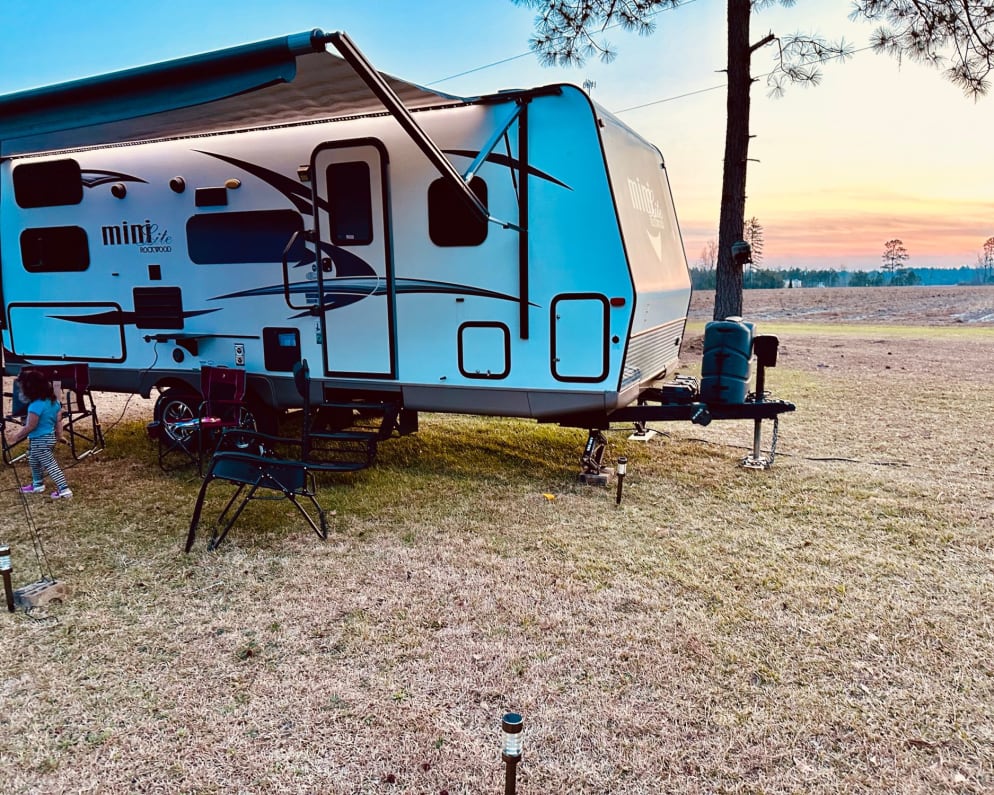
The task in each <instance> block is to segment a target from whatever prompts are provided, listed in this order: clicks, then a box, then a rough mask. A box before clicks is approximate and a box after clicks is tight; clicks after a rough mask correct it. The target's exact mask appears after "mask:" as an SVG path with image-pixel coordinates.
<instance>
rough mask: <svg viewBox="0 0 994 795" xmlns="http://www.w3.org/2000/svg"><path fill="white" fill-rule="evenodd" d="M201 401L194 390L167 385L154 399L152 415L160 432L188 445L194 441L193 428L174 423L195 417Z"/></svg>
mask: <svg viewBox="0 0 994 795" xmlns="http://www.w3.org/2000/svg"><path fill="white" fill-rule="evenodd" d="M201 402H202V398H201V397H200V395H198V394H197V393H196V392H192V391H190V390H189V389H184V388H183V387H177V386H173V387H169V388H168V389H165V390H163V392H162V394H161V395H159V398H158V400H156V401H155V408H154V409H153V415H152V416H153V418H154V419H155V421H156V422H157V423H159V428H160V429H161V431H162V433H164V434H165V435H166V436H168V437H169V438H170V439H173V440H175V441H179V442H183V444H184V445H186V446H189V445H191V444H194V443H195V439H194V437H195V436H196V433H195V431H194V428H193V427H192V426H191V427H188V428H182V427H180V428H177V427H176V423H177V422H182V421H184V420H192V419H194V418H196V416H197V411H198V410H199V408H200V404H201Z"/></svg>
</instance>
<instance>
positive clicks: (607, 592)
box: [0, 327, 994, 794]
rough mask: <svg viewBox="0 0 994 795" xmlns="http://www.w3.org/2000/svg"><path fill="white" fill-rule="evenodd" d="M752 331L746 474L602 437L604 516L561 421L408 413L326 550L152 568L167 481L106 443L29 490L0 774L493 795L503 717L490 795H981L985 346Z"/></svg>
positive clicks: (246, 551)
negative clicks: (764, 455)
mask: <svg viewBox="0 0 994 795" xmlns="http://www.w3.org/2000/svg"><path fill="white" fill-rule="evenodd" d="M764 330H770V329H764ZM776 330H777V331H778V332H779V333H780V336H781V339H782V340H783V341H784V344H783V355H782V358H781V363H780V366H779V367H778V368H777V370H775V371H773V372H772V373H771V374H770V385H771V386H773V387H774V388H775V389H776V391H777V392H778V393H779V394H781V395H782V396H784V397H787V398H789V399H792V400H794V401H796V402H797V404H798V412H797V413H796V414H793V415H787V417H786V418H785V420H784V422H783V423H782V426H781V437H780V447H779V452H780V456H779V457H778V460H777V463H776V466H775V467H774V468H773V469H772V470H770V471H768V472H755V471H746V470H742V469H739V468H737V466H736V463H737V460H738V458H739V457H740V456H741V455H742V454H743V453H744V452H745V450H744V449H739V448H740V447H741V448H744V447H745V446H747V445H748V444H749V442H750V440H751V428H750V426H749V424H743V423H729V424H727V425H720V424H718V423H714V424H712V425H711V426H708V427H707V428H698V427H696V426H690V425H676V424H671V425H667V426H660V429H661V430H663V431H665V432H666V434H667V435H666V436H664V437H661V438H660V439H657V440H656V441H655V442H654V443H652V444H651V445H648V446H641V445H637V444H635V443H631V442H628V441H626V440H625V438H624V435H623V434H614V435H612V445H613V447H612V455H616V454H623V453H624V454H627V455H628V456H629V460H630V462H631V463H630V469H629V477H628V478H627V480H626V484H625V495H624V500H623V502H622V503H621V505H620V506H617V505H615V501H614V492H613V490H607V491H605V490H601V489H590V488H584V487H580V486H578V485H577V484H576V483H575V476H576V471H577V470H576V465H575V462H576V460H577V456H578V454H579V452H580V447H581V446H582V442H583V438H582V434H579V433H577V432H575V431H568V430H562V429H558V428H548V427H544V426H537V425H534V424H530V423H523V422H516V421H510V420H497V421H493V420H484V419H473V418H452V417H448V418H447V417H438V416H432V417H424V418H423V420H422V431H421V432H420V433H419V434H417V435H416V436H412V437H406V438H404V439H399V440H394V441H391V442H390V443H388V444H387V445H385V446H384V447H383V448H382V460H381V462H380V463H379V464H378V466H377V467H376V468H375V469H373V470H369V471H367V472H364V473H361V474H359V475H357V476H354V477H351V478H348V479H342V480H339V481H335V482H328V483H327V484H326V488H325V489H324V490H323V499H324V501H325V503H326V504H328V505H329V506H332V507H334V508H336V510H337V514H336V516H335V519H334V529H333V532H332V534H331V536H330V538H329V540H328V541H327V542H326V543H321V542H320V541H318V540H317V539H316V538H315V537H314V536H313V534H310V531H309V530H307V529H306V528H305V527H304V526H303V525H302V523H301V522H300V521H299V520H298V519H296V518H294V517H293V515H292V514H291V513H290V512H289V511H288V510H285V506H277V505H271V506H270V505H267V506H253V507H252V509H250V514H249V515H247V516H246V517H245V521H244V522H243V523H241V524H240V525H239V526H238V527H237V528H236V529H235V531H234V532H233V534H232V536H231V539H230V542H229V543H227V544H226V545H225V546H223V547H222V548H221V550H219V551H218V552H216V553H207V552H205V551H204V550H203V541H202V540H201V541H200V542H199V543H198V545H197V547H196V549H195V551H194V553H193V554H191V555H190V556H184V555H183V554H182V551H181V544H182V540H183V538H184V536H185V528H186V523H187V522H188V519H189V514H190V510H191V507H192V502H193V497H194V495H195V491H196V487H197V483H195V482H194V481H193V480H191V479H189V478H185V477H183V476H176V477H169V476H165V475H163V474H162V473H160V472H159V471H158V470H157V468H156V467H155V465H154V456H153V455H152V452H151V451H150V450H149V449H148V447H147V443H146V442H145V440H144V438H143V435H142V434H143V429H142V425H141V423H140V422H130V423H125V424H122V425H119V426H117V427H116V428H115V429H114V430H113V431H112V433H111V436H110V444H109V448H108V450H107V451H105V453H103V454H101V455H100V456H98V457H97V458H95V459H92V460H88V461H86V462H84V463H81V464H80V465H78V466H77V467H75V468H73V469H72V470H71V471H70V472H69V476H70V480H71V482H72V485H73V487H74V489H75V490H76V495H77V497H76V498H75V499H74V500H73V501H72V502H71V503H68V504H63V503H61V502H57V503H55V504H46V499H47V498H45V499H41V498H37V499H34V500H32V502H31V507H32V516H33V517H34V520H35V522H36V524H37V525H38V527H39V529H40V531H41V534H42V537H43V539H44V543H45V550H46V552H47V556H48V560H49V561H50V563H51V567H52V569H53V570H54V572H55V573H56V575H57V576H58V577H59V579H61V580H64V581H65V582H66V583H67V584H69V585H70V586H71V587H72V589H73V594H72V596H71V597H70V598H69V599H68V600H67V601H66V602H65V603H64V604H62V605H57V606H53V607H51V608H49V609H47V610H37V611H33V613H32V614H30V615H29V614H25V613H24V612H19V613H17V614H15V615H12V616H9V617H7V618H5V619H3V623H4V630H3V640H4V647H5V658H6V664H5V666H4V673H3V676H2V678H0V696H2V704H3V710H2V713H0V759H2V760H3V771H4V786H5V789H6V790H7V791H8V792H18V793H20V792H23V793H52V792H88V791H99V792H115V793H116V792H163V793H175V792H191V793H193V792H196V793H221V792H224V793H228V792H253V793H254V792H293V793H298V792H299V793H440V792H442V791H447V792H449V793H486V792H494V793H495V792H500V791H502V788H503V783H502V782H503V769H502V765H501V763H500V759H499V752H498V745H497V743H498V737H497V734H498V726H499V720H500V716H501V714H502V713H503V712H504V711H506V710H509V709H513V710H516V711H520V712H521V713H522V714H523V716H524V719H525V726H526V734H525V757H524V762H523V763H522V765H521V767H520V775H519V791H520V792H521V793H543V794H545V793H581V792H582V793H606V792H612V793H661V792H673V793H733V792H734V793H760V792H763V793H767V792H768V793H781V792H797V793H801V792H804V793H933V792H955V793H979V792H990V791H994V719H992V717H991V706H992V704H994V662H992V654H991V650H992V648H994V620H992V615H994V604H992V603H994V545H992V542H991V539H990V532H991V527H992V526H994V522H992V508H994V505H992V502H994V498H992V489H991V465H992V461H991V454H990V451H989V448H988V447H987V440H989V439H990V438H991V437H992V436H994V417H992V414H991V411H990V408H989V407H990V406H991V404H992V399H994V385H992V384H991V379H990V377H989V373H990V372H991V369H990V361H991V356H990V353H989V351H990V350H991V348H990V347H989V343H990V341H991V337H990V336H985V335H987V334H988V332H987V331H984V330H983V329H979V330H977V335H979V336H976V335H974V334H970V333H964V334H963V335H962V337H961V338H960V342H957V341H956V340H955V339H953V338H948V339H942V338H939V337H938V336H936V335H934V334H932V333H924V332H922V333H920V334H918V335H914V334H912V335H910V337H909V336H908V335H907V334H906V333H905V332H895V334H894V336H891V337H888V336H886V334H885V330H884V331H881V330H880V329H871V330H869V331H868V332H866V333H859V332H851V333H849V334H848V335H847V334H846V333H845V332H846V331H847V330H844V329H839V328H831V329H822V330H821V331H820V332H819V331H817V330H811V329H808V328H806V327H805V328H802V327H797V329H796V330H795V331H791V329H790V328H788V327H784V328H777V329H776ZM829 331H830V332H831V334H829ZM902 334H904V336H902ZM822 338H824V341H820V340H822ZM839 339H843V340H844V342H843V343H842V344H843V347H841V348H837V347H833V346H834V345H836V344H838V340H839ZM908 339H911V340H913V342H910V343H908V342H907V340H908ZM879 340H885V342H884V343H880V342H879ZM902 340H903V341H904V342H902ZM978 340H980V341H981V342H982V343H983V344H982V345H979V346H978V344H977V341H978ZM904 344H908V345H910V346H911V347H910V349H911V350H920V351H923V352H925V351H927V352H928V354H927V356H937V357H939V358H941V359H943V360H945V361H948V362H949V363H950V368H952V367H953V364H952V363H953V362H957V361H961V359H962V357H963V356H971V357H974V361H976V359H975V357H976V356H977V353H976V352H977V351H981V350H982V351H985V355H986V360H985V361H986V364H982V363H981V362H979V361H977V362H976V364H977V366H976V367H975V368H969V367H965V366H964V367H960V368H959V369H960V370H962V371H963V372H962V373H959V375H957V376H956V377H950V376H948V374H944V373H941V372H938V373H924V374H923V373H919V374H918V375H917V377H912V375H911V374H909V373H908V372H907V371H906V370H901V369H899V368H900V365H898V367H893V366H891V367H890V369H887V364H886V362H887V359H888V358H889V359H890V360H891V361H895V359H894V357H895V355H896V356H897V359H896V361H901V360H902V358H904V359H906V358H907V353H906V350H905V348H903V347H900V346H901V345H904ZM961 344H962V345H963V346H966V347H965V348H964V347H958V346H960V345H961ZM881 345H883V348H887V347H890V349H891V355H890V357H886V351H883V348H880V351H883V352H879V351H877V348H878V347H879V346H881ZM792 351H793V353H792ZM804 351H807V353H804ZM970 351H972V353H969V352H970ZM875 352H876V353H875ZM895 352H897V353H896V354H895ZM878 353H879V357H882V358H880V359H879V366H878V364H877V363H875V362H876V359H874V357H875V356H877V355H878ZM840 354H841V355H840ZM871 354H872V355H871ZM927 356H926V357H925V358H927ZM833 357H834V358H833ZM843 358H844V359H845V360H846V362H849V361H851V362H852V364H851V365H850V364H847V363H845V362H843ZM819 364H820V365H823V366H819ZM982 367H985V368H986V369H981V368H982ZM970 372H980V373H983V374H984V375H980V376H978V377H976V378H969V377H966V376H964V373H966V374H967V375H968V374H969V373H970ZM8 472H9V470H8ZM7 477H8V483H10V480H9V474H8V476H7ZM4 493H7V494H8V495H9V493H10V489H8V488H5V489H4ZM545 495H551V496H552V497H553V498H552V499H549V498H548V497H547V496H545ZM5 499H7V503H6V506H5V508H4V511H5V515H6V516H8V517H11V518H13V517H16V515H17V510H18V508H17V505H18V502H17V500H16V499H15V498H14V497H8V498H5ZM48 502H51V501H48ZM8 522H10V520H8ZM4 535H5V538H6V539H7V540H9V541H10V542H11V544H12V546H13V548H14V554H15V565H17V566H18V571H17V572H16V574H15V580H16V584H17V585H20V584H23V583H25V582H28V581H30V580H31V579H34V578H36V577H37V576H38V572H37V567H36V564H35V561H34V559H33V557H32V554H31V546H30V539H29V538H28V536H27V534H26V532H25V530H24V527H23V524H22V523H18V524H17V525H11V524H8V527H7V530H6V531H5V534H4Z"/></svg>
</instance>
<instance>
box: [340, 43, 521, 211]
mask: <svg viewBox="0 0 994 795" xmlns="http://www.w3.org/2000/svg"><path fill="white" fill-rule="evenodd" d="M328 41H330V42H331V43H332V44H334V45H335V49H337V50H338V52H339V53H341V56H342V57H343V58H344V59H345V61H346V62H347V63H348V64H349V66H351V67H352V68H353V69H354V70H355V73H356V74H357V75H359V77H360V78H362V80H363V81H364V82H365V83H366V85H367V86H369V89H370V90H371V91H372V92H373V94H374V95H375V96H376V97H377V99H379V100H380V102H382V103H383V105H384V106H385V107H386V109H387V110H388V111H389V112H390V115H391V116H393V117H394V118H395V119H396V120H397V123H398V124H400V126H401V127H403V128H404V131H405V132H406V133H407V134H408V135H409V136H410V138H411V140H412V141H414V143H415V144H417V146H418V148H419V149H421V151H422V152H424V154H425V157H427V158H428V160H429V161H431V164H432V165H433V166H435V168H436V169H437V170H438V172H439V173H440V174H441V175H442V177H443V179H446V180H448V182H449V184H450V185H451V186H452V187H453V188H455V189H456V191H457V192H458V194H459V195H460V196H462V198H463V200H464V201H465V202H466V203H467V204H468V206H469V207H470V208H471V209H472V210H473V212H474V213H476V214H477V215H478V216H479V218H480V220H481V221H484V222H489V221H491V220H493V221H495V222H496V223H499V224H501V226H505V227H506V226H511V225H510V224H507V223H505V222H502V221H497V220H496V219H491V217H490V213H489V212H488V210H487V208H486V205H484V204H483V202H481V201H480V199H479V197H478V196H477V195H476V194H475V193H473V191H472V190H470V188H469V185H467V184H466V182H464V181H463V178H462V176H460V174H459V172H458V171H456V169H455V167H454V166H453V165H452V163H451V162H449V159H448V158H447V157H446V156H445V155H444V154H443V152H442V150H441V149H439V148H438V146H437V145H436V144H435V142H434V141H433V140H432V139H431V138H429V137H428V134H427V133H426V132H425V131H424V130H422V129H421V127H420V126H419V125H418V123H417V122H416V121H415V120H414V117H413V116H412V115H411V113H410V111H408V110H407V108H406V107H404V103H403V102H401V100H400V97H398V96H397V94H396V93H394V90H393V89H392V88H390V85H389V84H388V83H387V82H386V81H385V80H384V79H383V77H382V76H381V75H380V73H379V72H377V71H376V69H374V68H373V65H372V64H371V63H370V62H369V61H367V60H366V56H364V55H363V54H362V53H361V52H360V51H359V49H358V48H357V47H356V46H355V44H353V43H352V40H351V39H350V38H349V37H348V36H347V35H345V34H344V33H342V32H337V33H329V34H328Z"/></svg>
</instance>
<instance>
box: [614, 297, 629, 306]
mask: <svg viewBox="0 0 994 795" xmlns="http://www.w3.org/2000/svg"><path fill="white" fill-rule="evenodd" d="M626 303H627V302H626V301H625V299H624V298H622V297H621V296H620V295H618V296H615V297H614V298H612V299H611V300H610V304H611V306H614V307H619V306H624V305H625V304H626Z"/></svg>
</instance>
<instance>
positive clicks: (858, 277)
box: [690, 263, 994, 290]
mask: <svg viewBox="0 0 994 795" xmlns="http://www.w3.org/2000/svg"><path fill="white" fill-rule="evenodd" d="M690 277H691V282H692V284H693V287H694V289H695V290H713V289H715V269H714V268H709V267H707V266H706V265H696V266H694V267H692V268H691V269H690ZM916 284H918V285H926V286H931V285H954V284H994V275H992V272H991V269H990V268H989V267H986V266H985V265H984V264H981V263H978V266H977V267H968V266H966V265H963V266H961V267H959V268H899V267H897V268H895V269H894V270H892V271H886V270H884V269H883V268H881V269H880V270H872V271H850V270H845V269H841V268H840V269H835V268H829V269H822V270H818V269H810V268H785V269H782V270H770V269H765V268H751V269H749V270H748V271H747V272H746V273H745V274H744V276H743V280H742V286H743V288H744V289H746V290H771V289H779V288H785V289H790V288H793V287H907V286H914V285H916Z"/></svg>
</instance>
